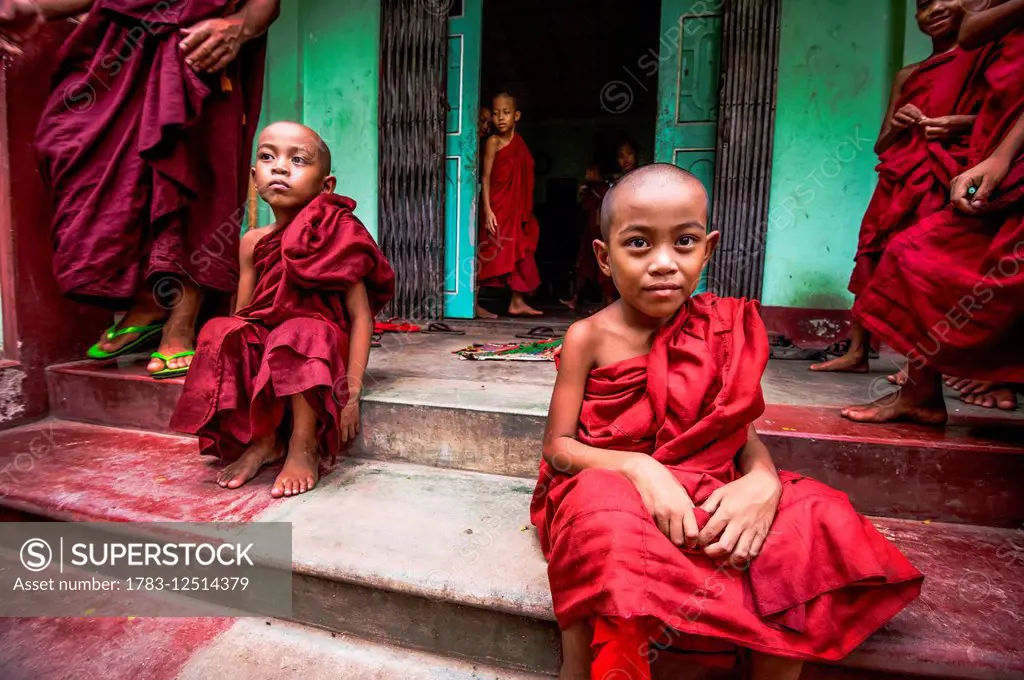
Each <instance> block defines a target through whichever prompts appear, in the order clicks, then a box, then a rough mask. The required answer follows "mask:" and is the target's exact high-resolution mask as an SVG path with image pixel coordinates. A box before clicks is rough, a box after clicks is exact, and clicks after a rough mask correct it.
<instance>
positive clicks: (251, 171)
mask: <svg viewBox="0 0 1024 680" xmlns="http://www.w3.org/2000/svg"><path fill="white" fill-rule="evenodd" d="M249 176H250V177H252V181H253V182H255V181H256V166H255V165H253V166H250V168H249Z"/></svg>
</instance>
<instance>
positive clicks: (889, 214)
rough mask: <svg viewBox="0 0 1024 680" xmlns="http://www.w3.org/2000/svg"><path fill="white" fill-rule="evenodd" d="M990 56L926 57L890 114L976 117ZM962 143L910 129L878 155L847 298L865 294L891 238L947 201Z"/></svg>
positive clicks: (962, 161)
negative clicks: (911, 108)
mask: <svg viewBox="0 0 1024 680" xmlns="http://www.w3.org/2000/svg"><path fill="white" fill-rule="evenodd" d="M989 52H990V50H989V48H985V49H981V50H974V51H967V50H962V49H960V48H959V47H957V48H954V49H953V50H952V51H950V52H946V53H944V54H938V55H934V56H932V57H929V58H928V59H926V60H925V61H923V62H921V64H920V65H918V67H917V68H915V69H914V71H913V72H912V73H911V74H910V75H909V76H908V77H907V79H906V81H905V82H904V83H903V88H902V91H901V95H900V98H899V100H898V101H897V102H896V108H895V110H897V111H898V110H899V109H900V108H901V107H903V106H906V105H907V104H914V105H915V106H917V107H918V108H919V109H920V110H921V111H922V112H923V113H924V115H925V116H927V117H929V118H938V117H941V116H951V115H973V114H976V113H977V112H978V110H979V108H980V107H981V101H982V99H983V97H984V94H985V87H984V85H985V81H984V78H983V77H982V74H983V73H984V68H985V65H986V61H987V59H988V56H989ZM967 142H968V135H966V134H965V135H963V136H962V137H958V138H954V139H946V140H928V139H925V136H924V129H923V128H921V127H918V126H914V127H912V128H909V129H907V130H904V131H903V132H902V133H901V135H900V136H899V138H898V139H897V140H896V141H895V142H894V143H893V145H892V146H890V147H889V148H888V149H886V150H885V151H883V152H882V154H881V155H880V156H879V163H878V166H877V167H876V168H875V170H876V171H877V172H878V186H877V187H876V188H875V192H874V194H872V196H871V202H870V203H869V204H868V209H867V212H866V213H865V214H864V219H863V221H862V222H861V227H860V236H859V239H858V243H857V254H856V256H855V258H854V259H855V262H856V264H855V266H854V270H853V275H852V276H851V277H850V286H849V288H850V292H851V293H853V294H854V295H859V294H860V292H861V291H863V290H864V287H865V286H866V285H867V284H868V282H869V281H870V280H871V276H872V274H873V273H874V270H875V267H876V266H877V265H878V259H879V258H880V257H881V255H882V253H883V252H884V251H885V248H886V246H887V245H888V244H889V241H890V239H892V238H893V237H894V236H895V235H896V234H898V233H899V232H900V231H902V230H903V229H906V228H907V227H909V226H911V225H912V224H915V223H916V222H917V221H919V220H921V219H923V218H925V217H928V216H929V215H932V214H934V213H935V212H937V211H939V210H941V209H942V207H943V206H944V205H946V204H947V203H948V202H949V183H950V181H951V180H952V179H953V177H955V176H956V175H957V174H959V173H960V172H961V171H962V170H963V169H964V167H963V166H964V164H965V163H966V160H967V151H968V144H967Z"/></svg>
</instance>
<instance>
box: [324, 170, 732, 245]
mask: <svg viewBox="0 0 1024 680" xmlns="http://www.w3.org/2000/svg"><path fill="white" fill-rule="evenodd" d="M337 186H338V178H337V177H335V176H334V175H327V177H324V183H323V187H322V189H321V190H320V191H321V193H324V194H333V193H334V189H335V187H337ZM715 233H716V234H717V233H718V232H717V231H716V232H715Z"/></svg>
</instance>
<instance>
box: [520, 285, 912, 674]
mask: <svg viewBox="0 0 1024 680" xmlns="http://www.w3.org/2000/svg"><path fill="white" fill-rule="evenodd" d="M767 361H768V334H767V332H766V331H765V327H764V324H763V323H762V322H761V318H760V316H759V314H758V309H757V305H756V303H753V302H747V301H745V300H737V299H733V298H716V297H715V296H713V295H711V294H703V295H699V296H697V297H695V298H693V299H692V300H690V301H689V302H688V303H687V304H686V305H685V306H684V307H683V308H682V309H681V310H680V312H679V313H678V314H677V315H676V317H675V318H674V319H673V320H672V321H671V322H670V323H669V324H667V325H666V326H665V327H664V328H663V329H661V330H660V331H659V332H658V334H657V335H656V336H655V339H654V341H653V344H652V347H651V350H650V353H649V354H647V355H644V356H638V357H634V358H632V359H626V360H625V361H621V362H618V363H615V364H611V365H608V366H602V367H599V368H596V369H594V370H593V371H592V372H591V374H590V378H589V380H588V381H587V386H586V394H585V396H584V401H583V408H582V411H581V413H580V426H579V433H578V439H579V440H580V441H581V442H583V443H585V444H589V445H591V446H596V447H600V448H607V449H614V450H622V451H637V452H643V453H649V454H650V455H653V456H654V457H655V458H656V459H657V460H658V461H660V462H662V463H663V464H665V465H666V466H667V467H668V468H669V469H670V470H671V471H672V472H673V474H674V475H675V477H676V479H678V480H679V482H680V483H681V484H682V485H683V486H684V487H685V488H686V491H687V493H689V495H690V497H691V498H692V499H693V501H694V503H695V504H696V505H698V506H699V505H700V504H701V503H703V502H704V501H705V500H706V499H707V497H708V496H709V495H710V494H711V492H712V491H713V490H714V489H716V488H718V487H720V486H722V485H723V484H726V483H728V482H731V481H733V480H734V479H736V478H737V476H738V475H739V472H738V470H737V467H736V462H735V456H736V455H737V454H738V453H739V452H740V450H741V449H742V448H743V446H744V444H745V442H746V441H747V431H748V426H749V425H750V424H751V423H752V422H754V420H755V419H756V418H757V417H758V416H759V415H760V414H761V413H762V411H763V410H764V399H763V397H762V394H761V384H760V381H761V374H762V372H763V371H764V368H765V365H766V364H767ZM780 478H781V479H782V484H783V492H782V499H781V501H780V503H779V508H778V513H777V515H776V517H775V521H774V523H773V524H772V529H771V533H770V534H769V536H768V538H767V539H766V540H765V542H764V546H763V547H762V550H761V553H760V555H759V556H758V557H757V558H755V559H754V560H753V561H752V563H751V565H750V567H749V569H747V570H742V569H737V568H734V567H730V566H728V565H717V564H716V563H715V562H714V561H712V560H711V559H710V558H708V557H707V556H705V555H704V554H703V552H701V551H699V550H692V551H691V550H681V549H679V548H677V547H676V546H675V545H673V544H672V542H671V541H669V539H668V538H667V537H665V536H664V535H663V534H662V533H661V532H660V531H659V530H658V528H657V526H656V525H655V524H654V521H653V520H652V519H651V516H650V514H649V513H648V512H647V510H646V509H645V508H644V506H643V503H642V502H641V499H640V495H639V493H638V492H637V491H636V489H635V488H634V487H633V485H632V484H631V483H630V482H629V481H628V480H627V479H626V478H625V477H624V476H622V475H620V474H619V473H617V472H611V471H607V470H585V471H583V472H581V473H579V474H576V475H573V476H568V475H565V474H561V473H559V472H558V471H557V470H555V469H553V467H552V466H551V465H549V464H548V463H547V462H544V463H542V465H541V471H540V479H539V481H538V483H537V489H536V491H535V494H534V499H533V504H532V508H531V514H532V519H533V523H534V524H535V525H536V526H537V529H538V532H539V534H540V542H541V546H542V548H543V550H544V554H545V556H547V558H548V559H549V561H550V564H549V568H548V577H549V580H550V583H551V592H552V597H553V600H554V607H555V615H556V616H557V618H558V622H559V625H560V626H561V627H562V628H566V627H569V626H571V625H573V624H575V623H577V622H579V621H581V620H588V619H591V618H592V617H605V618H612V619H630V618H632V617H653V618H654V619H656V620H658V621H660V622H661V624H663V626H665V627H666V629H667V630H671V631H675V632H672V633H669V635H670V636H672V637H673V639H672V640H671V646H674V647H683V648H700V649H703V650H705V651H708V650H709V649H711V648H713V647H714V644H721V643H722V642H727V643H733V644H736V645H740V646H742V647H748V648H751V649H754V650H758V651H762V652H767V653H769V654H774V655H779V656H788V657H797V658H804V659H824V660H835V659H840V658H842V657H843V656H845V655H846V654H848V653H849V652H850V651H851V650H852V649H853V648H854V647H856V646H857V645H858V644H860V643H861V642H862V641H863V640H864V639H865V638H866V637H867V636H868V635H870V634H871V633H872V632H874V631H875V630H877V629H878V628H879V627H880V626H882V625H883V624H884V623H885V622H886V621H888V620H889V619H890V618H891V617H892V616H893V615H895V614H896V613H897V612H899V611H900V610H901V609H902V608H903V607H904V606H905V605H906V604H907V603H908V602H910V601H911V600H913V599H914V598H915V597H917V595H918V593H919V592H920V588H921V581H922V578H923V577H922V576H921V574H920V573H919V572H918V571H917V570H916V569H914V567H913V566H911V564H910V563H909V562H908V561H907V559H906V558H905V557H904V556H903V555H902V554H901V553H900V552H899V551H898V550H897V549H896V548H895V546H893V545H892V544H891V543H889V541H887V540H886V539H885V538H883V537H882V535H881V534H879V533H878V531H877V530H876V529H875V528H874V526H873V525H872V524H871V523H870V522H869V521H868V520H867V519H866V518H864V517H862V516H860V515H858V514H857V513H856V512H855V511H854V509H853V507H852V506H851V505H850V501H849V499H848V498H847V496H846V494H843V493H841V492H839V491H836V490H834V489H831V488H829V487H827V486H825V485H824V484H821V483H819V482H817V481H815V480H813V479H810V478H808V477H804V476H802V475H798V474H794V473H790V472H781V473H780ZM697 515H698V517H697V519H698V523H699V524H700V525H701V526H703V525H704V524H706V523H707V520H708V514H707V513H706V512H704V511H703V510H700V509H698V511H697ZM659 639H660V636H659Z"/></svg>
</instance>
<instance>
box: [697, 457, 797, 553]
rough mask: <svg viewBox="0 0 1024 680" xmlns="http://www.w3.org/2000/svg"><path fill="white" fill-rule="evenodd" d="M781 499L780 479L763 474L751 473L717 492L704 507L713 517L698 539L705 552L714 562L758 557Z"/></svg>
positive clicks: (702, 505)
mask: <svg viewBox="0 0 1024 680" xmlns="http://www.w3.org/2000/svg"><path fill="white" fill-rule="evenodd" d="M781 496H782V484H781V483H780V482H779V478H778V477H777V476H775V475H772V474H768V473H765V472H762V471H755V472H750V473H748V474H746V475H743V476H742V477H740V478H739V479H737V480H736V481H734V482H730V483H729V484H726V485H725V486H721V487H719V488H718V489H716V490H715V491H713V492H712V493H711V495H710V496H708V499H707V500H706V501H704V503H702V504H701V508H702V509H703V510H705V511H707V512H708V513H709V514H710V515H711V519H709V520H708V523H707V524H706V525H705V526H704V529H703V530H701V532H700V537H699V539H698V543H699V545H701V546H703V547H704V553H705V554H706V555H707V556H708V557H711V558H713V559H726V558H728V559H730V560H732V562H733V563H734V564H737V565H739V564H745V563H747V562H749V561H750V560H752V559H754V558H755V557H757V554H758V553H759V552H760V551H761V546H762V545H763V544H764V539H765V538H767V536H768V531H769V530H770V529H771V526H772V521H774V519H775V510H776V509H777V508H778V507H779V498H780V497H781Z"/></svg>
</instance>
